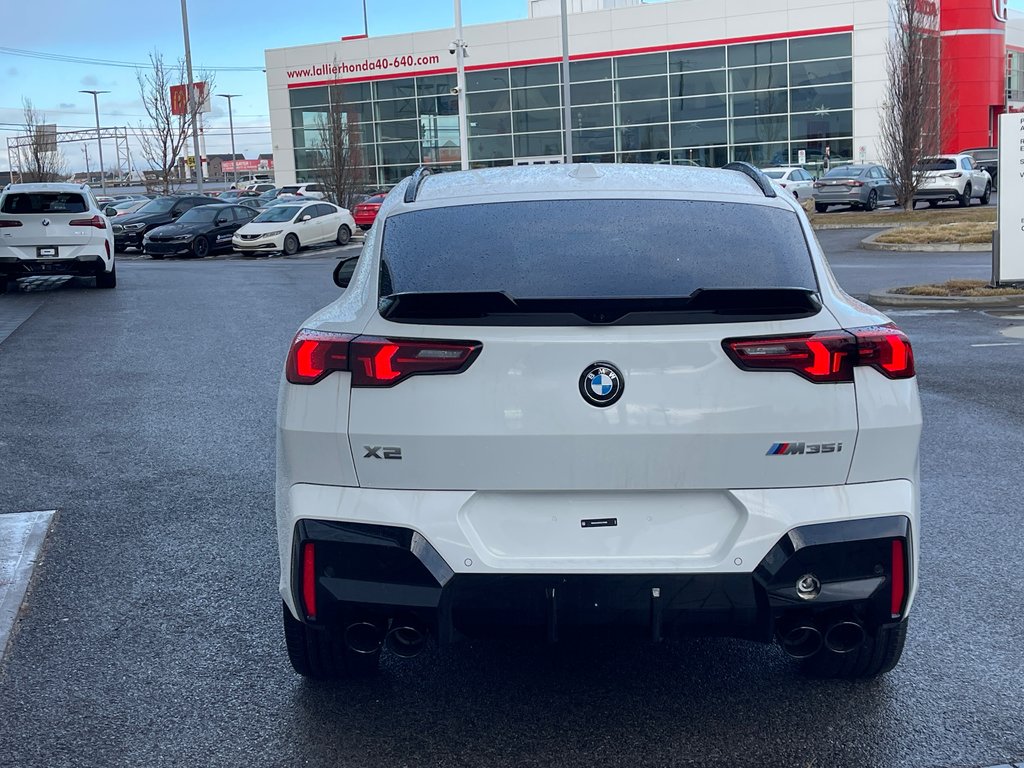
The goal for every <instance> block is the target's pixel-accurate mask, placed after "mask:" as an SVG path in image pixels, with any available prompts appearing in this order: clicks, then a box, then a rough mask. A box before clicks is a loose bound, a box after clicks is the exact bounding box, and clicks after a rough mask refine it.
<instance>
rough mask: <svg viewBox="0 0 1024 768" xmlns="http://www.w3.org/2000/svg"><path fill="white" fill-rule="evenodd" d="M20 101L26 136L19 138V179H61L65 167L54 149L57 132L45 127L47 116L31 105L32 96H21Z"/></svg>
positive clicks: (63, 176) (55, 148) (62, 159)
mask: <svg viewBox="0 0 1024 768" xmlns="http://www.w3.org/2000/svg"><path fill="white" fill-rule="evenodd" d="M21 104H22V109H23V114H24V118H25V135H24V136H20V137H18V138H19V140H20V146H19V149H18V155H19V157H18V162H19V164H20V166H21V180H22V181H25V182H31V181H63V180H64V179H65V178H67V175H68V168H67V162H66V161H65V159H64V155H62V154H61V152H60V150H59V149H58V148H57V134H56V131H51V130H49V129H48V128H47V122H46V115H45V114H43V113H42V112H39V111H38V110H37V109H36V108H35V107H34V106H32V99H22V100H21Z"/></svg>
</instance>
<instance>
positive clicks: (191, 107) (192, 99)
mask: <svg viewBox="0 0 1024 768" xmlns="http://www.w3.org/2000/svg"><path fill="white" fill-rule="evenodd" d="M181 29H182V32H183V33H184V35H185V68H186V69H187V70H188V114H189V119H190V120H191V121H192V152H193V153H194V155H195V167H196V170H197V173H196V192H197V193H198V194H200V195H201V194H203V156H202V155H200V154H199V105H198V104H196V84H195V81H194V80H193V78H192V49H191V47H190V46H189V42H188V8H186V7H185V0H181ZM204 93H205V92H204Z"/></svg>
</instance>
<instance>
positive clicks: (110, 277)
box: [96, 264, 117, 288]
mask: <svg viewBox="0 0 1024 768" xmlns="http://www.w3.org/2000/svg"><path fill="white" fill-rule="evenodd" d="M96 287H97V288H116V287H117V265H116V264H114V265H112V266H111V267H110V271H109V272H100V273H99V274H98V275H96Z"/></svg>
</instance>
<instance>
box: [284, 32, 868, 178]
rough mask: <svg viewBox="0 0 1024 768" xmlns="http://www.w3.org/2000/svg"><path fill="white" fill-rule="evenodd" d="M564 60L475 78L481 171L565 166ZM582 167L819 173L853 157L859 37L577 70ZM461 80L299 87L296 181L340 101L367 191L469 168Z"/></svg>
mask: <svg viewBox="0 0 1024 768" xmlns="http://www.w3.org/2000/svg"><path fill="white" fill-rule="evenodd" d="M561 69H562V68H561V65H560V64H540V65H534V66H525V67H499V68H494V69H487V70H477V71H473V72H469V73H467V75H466V85H467V88H466V92H467V106H468V122H469V160H470V167H473V168H479V167H485V166H495V165H513V164H516V163H527V162H544V161H551V160H554V159H559V160H560V159H562V157H563V156H564V149H563V146H562V115H563V112H562V109H561V105H562V99H561V87H560V85H561V79H562V72H561ZM569 79H570V88H571V96H570V98H571V100H572V108H571V110H570V114H571V120H572V133H573V159H574V160H576V161H586V162H609V163H610V162H622V163H663V164H685V165H693V164H698V165H705V166H721V165H725V164H726V163H728V162H730V161H732V160H745V161H747V162H751V163H754V164H756V165H761V166H764V165H776V164H789V163H795V162H796V161H797V158H798V152H799V151H800V150H804V151H805V152H806V159H807V164H808V165H813V164H815V163H818V162H820V160H821V158H822V157H823V156H824V154H825V148H826V146H828V147H829V149H830V153H831V157H832V160H833V162H841V161H843V160H850V159H852V155H853V138H852V137H853V111H852V106H853V62H852V56H851V36H850V34H848V33H846V34H837V35H821V36H813V37H798V38H792V39H788V40H773V41H768V42H759V43H745V44H740V45H728V46H713V47H705V48H687V49H684V50H677V51H668V52H663V53H647V54H636V55H629V56H616V57H610V58H594V59H587V60H582V61H574V62H571V63H570V65H569ZM454 87H455V75H440V76H437V75H433V76H430V77H410V78H403V79H398V80H383V81H378V82H374V83H357V84H350V85H340V86H330V87H327V86H324V87H317V88H304V89H296V90H293V91H292V93H291V106H292V126H293V128H294V132H295V160H296V168H297V174H298V180H299V181H306V180H309V179H311V178H312V175H313V171H312V167H311V163H310V160H309V159H308V154H307V153H308V148H309V147H310V146H312V144H311V143H310V142H311V141H315V137H311V136H310V126H313V127H315V126H316V125H317V121H318V120H322V115H323V114H324V113H325V112H326V111H327V109H328V108H329V105H330V104H332V103H333V104H340V105H342V107H343V109H344V110H345V113H346V115H347V116H348V120H349V121H350V123H352V124H353V125H354V126H356V130H355V134H356V136H357V142H358V145H359V150H358V152H357V159H358V164H359V165H360V166H361V167H363V168H364V170H365V176H366V183H367V186H368V187H373V186H378V187H389V186H391V185H393V184H395V183H397V182H398V181H399V180H401V179H402V178H403V177H405V176H407V175H409V174H410V173H412V171H413V170H415V169H416V167H417V166H419V165H421V164H426V165H438V166H442V167H445V168H458V166H459V127H458V99H457V98H456V97H455V96H453V95H452V94H451V91H452V89H453V88H454Z"/></svg>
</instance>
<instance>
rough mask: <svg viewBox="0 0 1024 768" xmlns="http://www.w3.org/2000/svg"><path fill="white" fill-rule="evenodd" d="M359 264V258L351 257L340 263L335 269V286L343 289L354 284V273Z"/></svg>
mask: <svg viewBox="0 0 1024 768" xmlns="http://www.w3.org/2000/svg"><path fill="white" fill-rule="evenodd" d="M358 263H359V257H358V256H349V257H348V258H347V259H342V260H341V261H339V262H338V265H337V266H336V267H335V268H334V284H335V285H336V286H338V287H339V288H342V289H344V288H348V284H349V283H351V282H352V273H353V272H355V271H356V265H358Z"/></svg>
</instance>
